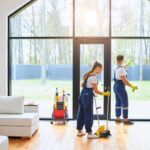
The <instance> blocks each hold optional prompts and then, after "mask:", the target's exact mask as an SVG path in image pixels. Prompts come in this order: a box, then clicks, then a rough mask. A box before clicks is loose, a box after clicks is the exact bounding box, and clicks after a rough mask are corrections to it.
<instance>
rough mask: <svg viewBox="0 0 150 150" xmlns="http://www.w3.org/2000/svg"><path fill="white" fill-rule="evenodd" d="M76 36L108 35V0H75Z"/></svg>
mask: <svg viewBox="0 0 150 150" xmlns="http://www.w3.org/2000/svg"><path fill="white" fill-rule="evenodd" d="M75 2H76V5H75V6H76V7H75V12H76V16H75V18H76V20H75V21H76V23H75V25H76V36H109V0H96V1H93V0H76V1H75Z"/></svg>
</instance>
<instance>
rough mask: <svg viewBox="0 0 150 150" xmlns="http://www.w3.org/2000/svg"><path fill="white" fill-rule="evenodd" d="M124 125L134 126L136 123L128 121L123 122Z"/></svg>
mask: <svg viewBox="0 0 150 150" xmlns="http://www.w3.org/2000/svg"><path fill="white" fill-rule="evenodd" d="M123 124H125V125H133V124H134V122H132V121H130V120H128V121H123Z"/></svg>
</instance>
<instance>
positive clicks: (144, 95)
mask: <svg viewBox="0 0 150 150" xmlns="http://www.w3.org/2000/svg"><path fill="white" fill-rule="evenodd" d="M119 54H121V55H124V56H125V62H127V61H128V60H133V63H132V64H131V66H129V67H128V68H127V73H128V76H127V79H128V80H129V82H130V83H131V84H132V85H135V86H138V88H139V89H138V90H137V91H135V92H132V89H131V88H129V87H126V89H127V93H128V99H129V118H134V119H137V118H138V119H150V116H149V114H150V109H149V108H150V92H149V88H150V76H149V74H150V40H112V64H113V65H115V64H116V56H117V55H119ZM112 68H114V66H112ZM113 76H114V75H113V70H112V78H113ZM113 84H114V82H113V81H112V108H111V110H112V118H114V117H115V97H114V92H113Z"/></svg>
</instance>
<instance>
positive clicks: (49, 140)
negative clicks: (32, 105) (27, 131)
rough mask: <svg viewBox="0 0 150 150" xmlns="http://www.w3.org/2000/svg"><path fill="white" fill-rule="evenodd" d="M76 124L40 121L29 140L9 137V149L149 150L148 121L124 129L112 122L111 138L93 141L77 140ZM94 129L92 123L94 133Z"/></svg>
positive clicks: (122, 126)
mask: <svg viewBox="0 0 150 150" xmlns="http://www.w3.org/2000/svg"><path fill="white" fill-rule="evenodd" d="M101 122H102V124H104V123H105V122H104V121H101ZM75 125H76V122H75V121H71V122H69V123H68V124H67V125H51V124H50V123H49V122H48V121H40V128H39V130H38V131H37V132H36V133H35V134H34V135H33V137H32V138H31V139H21V138H9V150H143V149H144V150H150V134H149V133H150V122H136V123H135V124H134V125H132V126H124V125H123V124H116V123H114V122H112V121H111V122H110V123H109V125H110V130H111V133H112V136H111V137H109V138H108V139H102V138H100V139H95V140H88V139H87V137H86V136H84V137H77V136H76V128H75ZM96 129H97V122H96V121H95V123H94V125H93V130H96Z"/></svg>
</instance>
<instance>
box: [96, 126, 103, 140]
mask: <svg viewBox="0 0 150 150" xmlns="http://www.w3.org/2000/svg"><path fill="white" fill-rule="evenodd" d="M104 131H105V126H104V125H103V126H100V127H99V128H98V129H97V131H96V134H97V135H98V136H99V137H100V136H101V132H104Z"/></svg>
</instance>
